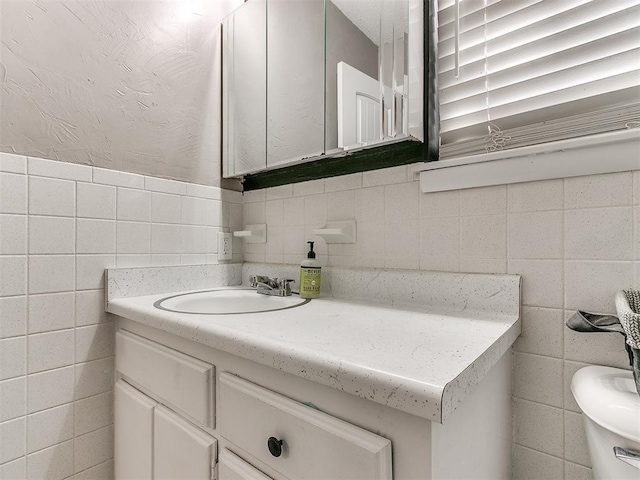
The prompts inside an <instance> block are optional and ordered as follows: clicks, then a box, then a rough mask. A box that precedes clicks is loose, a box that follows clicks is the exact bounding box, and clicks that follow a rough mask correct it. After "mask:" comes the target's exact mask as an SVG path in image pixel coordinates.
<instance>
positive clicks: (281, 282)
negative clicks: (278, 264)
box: [276, 278, 295, 296]
mask: <svg viewBox="0 0 640 480" xmlns="http://www.w3.org/2000/svg"><path fill="white" fill-rule="evenodd" d="M276 280H278V288H279V289H280V293H281V294H282V295H284V296H289V295H291V286H290V285H289V284H290V283H292V282H293V283H295V280H294V279H293V278H281V279H276Z"/></svg>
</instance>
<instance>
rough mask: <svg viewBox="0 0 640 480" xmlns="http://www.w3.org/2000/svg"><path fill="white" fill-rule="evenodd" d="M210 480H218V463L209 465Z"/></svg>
mask: <svg viewBox="0 0 640 480" xmlns="http://www.w3.org/2000/svg"><path fill="white" fill-rule="evenodd" d="M211 480H218V462H217V461H215V462H213V463H211Z"/></svg>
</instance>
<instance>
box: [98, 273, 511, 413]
mask: <svg viewBox="0 0 640 480" xmlns="http://www.w3.org/2000/svg"><path fill="white" fill-rule="evenodd" d="M451 278H452V279H455V278H454V277H451ZM461 278H462V277H461ZM518 282H519V278H518V279H517V281H516V282H515V285H516V286H515V293H514V295H516V297H518V290H517V286H518ZM511 283H513V281H512V282H511ZM227 288H234V287H227ZM510 288H512V287H510ZM512 290H513V288H512ZM501 291H502V290H501ZM256 295H257V294H256ZM495 295H496V294H493V295H492V296H491V297H493V298H491V299H492V300H493V299H494V298H495ZM167 296H169V295H167V293H164V294H160V295H144V296H134V297H129V298H111V299H110V300H109V303H108V306H107V311H109V312H111V313H113V314H116V315H119V316H122V317H126V318H129V319H131V320H134V321H137V322H140V323H142V324H145V325H149V326H151V327H155V328H157V329H159V330H162V331H165V332H168V333H172V334H175V335H178V336H180V337H184V338H187V339H189V340H193V341H196V342H198V343H201V344H205V345H209V346H211V347H214V348H217V349H219V350H223V351H225V352H228V353H231V354H234V355H238V356H240V357H242V358H246V359H249V360H252V361H255V362H258V363H260V364H263V365H267V366H269V367H273V368H276V369H278V370H281V371H284V372H288V373H291V374H293V375H297V376H299V377H303V378H306V379H309V380H312V381H314V382H317V383H320V384H323V385H326V386H329V387H331V388H335V389H338V390H341V391H344V392H347V393H350V394H352V395H356V396H358V397H362V398H366V399H369V400H372V401H374V402H377V403H381V404H383V405H388V406H390V407H392V408H396V409H398V410H402V411H404V412H408V413H410V414H414V415H417V416H419V417H423V418H426V419H428V420H431V421H435V422H443V421H446V418H447V416H448V415H449V414H450V413H451V412H452V411H453V410H454V409H455V407H456V406H457V405H458V404H459V403H460V402H461V401H463V400H464V398H465V397H466V396H467V394H468V393H469V392H470V391H471V390H472V388H473V387H474V386H475V385H477V384H478V383H479V382H480V381H481V380H482V378H484V376H485V375H486V374H487V373H488V372H489V370H490V369H491V368H492V367H493V366H494V365H495V364H496V363H497V361H498V360H499V359H500V357H501V356H502V355H503V354H504V353H505V352H507V350H508V349H509V347H510V346H511V345H512V344H513V342H514V341H515V339H516V338H517V336H518V335H519V334H520V321H519V315H518V313H517V312H513V311H499V312H488V311H483V310H463V311H460V309H455V310H451V311H448V310H447V309H444V308H442V307H438V308H425V307H417V306H415V305H413V306H409V307H398V306H397V305H396V306H393V307H391V306H390V305H385V304H375V303H372V302H370V301H362V300H360V301H352V300H346V299H340V298H319V299H314V300H312V301H311V302H309V303H308V304H306V305H303V306H300V307H297V308H293V309H290V310H280V311H275V312H266V313H259V314H242V315H213V316H210V315H197V314H179V313H173V312H169V311H164V310H160V309H157V308H155V307H154V306H153V304H154V302H155V301H157V300H160V299H162V298H165V297H167ZM487 298H490V297H487ZM516 303H517V301H516ZM509 310H512V309H509Z"/></svg>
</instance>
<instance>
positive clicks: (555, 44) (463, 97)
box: [438, 0, 640, 159]
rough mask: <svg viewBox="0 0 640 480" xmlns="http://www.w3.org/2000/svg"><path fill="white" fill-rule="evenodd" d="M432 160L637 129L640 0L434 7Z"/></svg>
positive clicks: (453, 2) (470, 1) (486, 1)
mask: <svg viewBox="0 0 640 480" xmlns="http://www.w3.org/2000/svg"><path fill="white" fill-rule="evenodd" d="M438 62H439V63H438V92H439V103H440V142H441V147H440V158H445V159H446V158H451V157H457V156H464V155H472V154H476V153H486V152H491V151H495V150H502V149H508V148H516V147H521V146H526V145H535V144H538V143H543V142H550V141H555V140H563V139H568V138H573V137H577V136H584V135H592V134H597V133H604V132H611V131H615V130H622V129H626V128H633V127H637V126H640V0H440V1H439V3H438Z"/></svg>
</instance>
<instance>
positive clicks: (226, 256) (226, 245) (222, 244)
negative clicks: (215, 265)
mask: <svg viewBox="0 0 640 480" xmlns="http://www.w3.org/2000/svg"><path fill="white" fill-rule="evenodd" d="M232 242H233V237H232V236H231V234H230V233H227V232H218V260H231V256H232V251H231V245H232Z"/></svg>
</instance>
